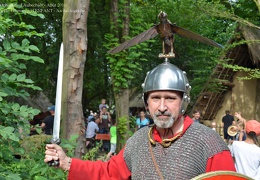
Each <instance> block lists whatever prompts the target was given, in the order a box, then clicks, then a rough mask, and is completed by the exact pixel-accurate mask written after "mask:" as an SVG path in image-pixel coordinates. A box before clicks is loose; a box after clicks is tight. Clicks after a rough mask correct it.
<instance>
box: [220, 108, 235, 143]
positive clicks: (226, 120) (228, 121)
mask: <svg viewBox="0 0 260 180" xmlns="http://www.w3.org/2000/svg"><path fill="white" fill-rule="evenodd" d="M225 113H226V115H225V116H224V117H223V118H222V127H223V133H224V140H225V142H226V143H228V141H229V140H230V139H231V140H232V137H231V136H229V135H228V133H227V130H228V127H229V126H231V125H232V124H234V116H232V115H230V111H229V110H226V111H225Z"/></svg>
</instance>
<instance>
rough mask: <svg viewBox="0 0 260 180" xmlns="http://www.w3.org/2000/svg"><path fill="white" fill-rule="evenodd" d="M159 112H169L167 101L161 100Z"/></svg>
mask: <svg viewBox="0 0 260 180" xmlns="http://www.w3.org/2000/svg"><path fill="white" fill-rule="evenodd" d="M158 110H159V111H161V112H164V111H166V110H167V105H166V102H165V99H161V101H160V105H159V109H158Z"/></svg>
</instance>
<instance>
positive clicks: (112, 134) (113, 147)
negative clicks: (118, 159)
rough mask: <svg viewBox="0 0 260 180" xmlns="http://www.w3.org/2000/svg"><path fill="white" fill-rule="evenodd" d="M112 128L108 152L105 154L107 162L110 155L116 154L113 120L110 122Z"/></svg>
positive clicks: (114, 124) (115, 135)
mask: <svg viewBox="0 0 260 180" xmlns="http://www.w3.org/2000/svg"><path fill="white" fill-rule="evenodd" d="M111 122H112V126H111V127H110V150H109V153H108V154H107V160H108V159H110V158H111V156H112V155H114V154H115V152H116V142H117V134H116V123H115V120H111Z"/></svg>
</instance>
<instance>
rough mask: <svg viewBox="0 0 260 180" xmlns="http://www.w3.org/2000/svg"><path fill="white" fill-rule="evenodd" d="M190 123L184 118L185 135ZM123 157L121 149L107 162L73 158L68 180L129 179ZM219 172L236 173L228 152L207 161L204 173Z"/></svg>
mask: <svg viewBox="0 0 260 180" xmlns="http://www.w3.org/2000/svg"><path fill="white" fill-rule="evenodd" d="M192 123H193V121H192V119H191V118H190V117H188V116H186V117H185V120H184V127H183V133H185V131H186V130H187V129H188V127H189V126H190V125H191V124H192ZM153 137H154V140H155V141H157V142H162V139H161V137H160V135H159V133H158V131H157V130H156V129H155V130H154V132H153ZM123 155H124V149H122V150H121V151H120V152H119V154H117V155H116V156H113V157H112V158H111V159H110V160H109V161H108V162H102V161H83V160H80V159H76V158H73V159H72V162H71V166H70V170H69V175H68V179H69V180H85V179H98V180H109V179H111V180H114V179H116V180H124V179H131V178H130V177H131V172H130V171H129V169H128V167H127V165H126V163H125V160H124V158H123ZM219 170H225V171H236V170H235V166H234V162H233V159H232V157H231V154H230V151H223V152H221V153H219V154H216V155H214V156H213V157H211V158H209V159H208V162H207V167H206V172H210V171H219Z"/></svg>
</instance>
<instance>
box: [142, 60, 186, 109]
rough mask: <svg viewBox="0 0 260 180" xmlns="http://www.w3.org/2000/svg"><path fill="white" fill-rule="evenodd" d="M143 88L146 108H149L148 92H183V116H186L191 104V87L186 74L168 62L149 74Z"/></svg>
mask: <svg viewBox="0 0 260 180" xmlns="http://www.w3.org/2000/svg"><path fill="white" fill-rule="evenodd" d="M142 87H143V101H144V104H145V106H147V98H148V92H151V91H158V90H172V91H180V92H183V98H182V105H181V112H180V113H181V114H184V112H185V110H186V108H187V106H188V104H189V102H190V90H191V86H190V84H189V81H188V79H187V76H186V72H184V71H182V70H180V69H179V68H178V67H177V66H175V65H173V64H171V63H169V62H167V61H166V62H164V63H162V64H160V65H158V66H157V67H155V68H154V69H153V70H151V71H149V72H148V73H147V75H146V78H145V80H144V83H143V84H142Z"/></svg>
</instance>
